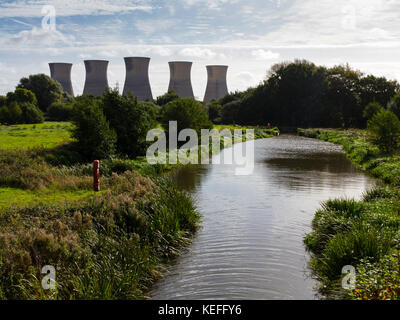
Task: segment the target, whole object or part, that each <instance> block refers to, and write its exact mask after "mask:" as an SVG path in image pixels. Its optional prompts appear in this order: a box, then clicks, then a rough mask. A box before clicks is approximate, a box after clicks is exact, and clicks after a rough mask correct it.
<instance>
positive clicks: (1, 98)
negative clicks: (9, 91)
mask: <svg viewBox="0 0 400 320" xmlns="http://www.w3.org/2000/svg"><path fill="white" fill-rule="evenodd" d="M6 104H7V98H6V97H5V96H0V107H2V106H5V105H6Z"/></svg>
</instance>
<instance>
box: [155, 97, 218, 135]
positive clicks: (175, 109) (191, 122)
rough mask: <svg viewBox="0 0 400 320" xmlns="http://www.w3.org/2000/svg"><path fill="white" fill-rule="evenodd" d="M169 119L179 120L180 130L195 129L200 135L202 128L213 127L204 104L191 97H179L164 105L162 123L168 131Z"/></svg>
mask: <svg viewBox="0 0 400 320" xmlns="http://www.w3.org/2000/svg"><path fill="white" fill-rule="evenodd" d="M169 121H177V123H178V132H180V131H181V130H183V129H193V130H195V131H196V132H197V134H198V135H199V136H200V133H201V129H211V128H212V127H213V126H212V123H211V122H210V120H208V116H207V113H206V112H205V111H204V109H203V106H202V104H201V103H199V102H197V101H195V100H193V99H191V98H179V99H177V100H174V101H172V102H170V103H168V104H167V105H166V106H164V108H163V111H162V121H161V124H162V126H163V127H164V129H165V130H166V131H167V132H168V130H169Z"/></svg>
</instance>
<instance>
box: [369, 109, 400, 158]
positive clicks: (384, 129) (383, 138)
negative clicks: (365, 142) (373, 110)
mask: <svg viewBox="0 0 400 320" xmlns="http://www.w3.org/2000/svg"><path fill="white" fill-rule="evenodd" d="M367 130H368V131H369V133H370V134H371V138H372V141H373V142H374V143H376V144H377V145H378V146H379V148H380V149H381V150H382V151H383V152H385V153H393V152H394V151H395V150H396V148H397V146H398V143H399V141H400V120H399V119H398V118H397V117H396V115H395V114H394V113H393V112H391V111H388V110H382V111H380V112H378V113H377V114H375V115H374V116H373V117H372V119H371V120H369V121H368V123H367Z"/></svg>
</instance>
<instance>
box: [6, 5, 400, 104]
mask: <svg viewBox="0 0 400 320" xmlns="http://www.w3.org/2000/svg"><path fill="white" fill-rule="evenodd" d="M53 12H55V25H54V24H51V23H52V21H54V20H53V19H52V16H53ZM126 56H149V57H151V58H152V60H151V64H150V81H151V85H152V89H153V95H154V96H158V95H160V94H163V93H164V92H166V90H167V88H168V81H169V68H168V63H167V62H168V61H171V60H190V61H193V63H194V64H193V68H192V79H193V89H194V93H195V95H196V97H198V98H202V97H203V95H204V91H205V87H206V81H207V73H206V69H205V66H206V65H208V64H227V65H229V71H228V87H229V90H230V91H233V90H236V89H240V90H242V89H245V88H247V87H249V86H254V85H257V84H258V83H259V82H260V81H262V80H263V79H264V78H265V75H266V72H267V70H268V69H269V68H270V67H271V65H273V64H275V63H277V62H281V61H286V60H293V59H296V58H301V59H308V60H311V61H313V62H315V63H317V64H324V65H327V66H332V65H335V64H340V63H347V62H348V63H350V64H351V65H352V66H354V67H356V68H358V69H360V70H361V71H364V72H366V73H373V74H376V75H384V76H386V77H388V78H390V79H397V80H400V1H399V0H318V1H317V0H113V1H108V0H69V1H61V0H53V1H51V0H48V1H47V0H16V1H10V0H0V94H5V93H6V92H8V91H10V90H13V89H14V88H15V86H16V85H17V83H18V81H19V79H20V78H21V77H23V76H27V75H29V74H33V73H46V74H49V73H50V71H49V67H48V63H49V62H70V63H73V64H74V67H73V69H72V80H73V86H74V90H75V93H76V94H81V93H82V90H83V84H84V81H85V69H84V65H83V60H85V59H107V60H109V61H110V65H109V74H108V77H109V83H110V85H111V86H112V87H115V86H117V85H119V88H120V89H122V88H123V83H124V78H125V67H124V62H123V57H126Z"/></svg>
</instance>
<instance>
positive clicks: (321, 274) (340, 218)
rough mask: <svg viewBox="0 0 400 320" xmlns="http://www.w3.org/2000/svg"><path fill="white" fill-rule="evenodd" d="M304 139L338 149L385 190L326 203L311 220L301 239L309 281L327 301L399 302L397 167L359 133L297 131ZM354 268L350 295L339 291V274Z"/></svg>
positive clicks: (395, 161) (396, 161)
mask: <svg viewBox="0 0 400 320" xmlns="http://www.w3.org/2000/svg"><path fill="white" fill-rule="evenodd" d="M299 134H300V135H302V136H305V137H310V138H317V139H321V140H324V141H329V142H333V143H337V144H341V145H342V146H343V149H344V151H345V152H346V155H347V157H348V158H349V159H350V160H351V161H352V162H353V163H355V164H356V165H358V166H359V167H360V168H362V169H364V170H366V171H367V172H369V173H370V174H372V175H373V176H375V177H377V178H378V179H380V180H382V181H383V182H384V183H385V184H386V186H383V187H379V188H376V189H373V190H371V191H368V192H366V193H365V194H364V196H363V199H362V200H361V201H355V200H352V199H331V200H328V201H326V202H325V203H324V204H323V205H322V208H321V209H320V210H318V211H317V212H316V214H315V217H314V220H313V222H312V229H313V231H312V232H311V233H309V234H308V235H307V236H306V237H305V240H304V241H305V244H306V246H307V248H308V249H309V250H310V251H311V253H312V258H311V261H310V264H311V267H312V270H313V272H314V276H315V277H316V278H317V279H318V280H320V281H321V287H320V290H321V293H323V294H325V295H327V296H328V297H330V298H338V297H340V298H343V297H347V298H351V299H360V300H364V299H399V298H400V267H399V266H400V255H399V250H400V189H399V186H400V180H399V176H400V161H399V155H397V154H395V155H385V154H382V153H381V152H380V151H379V149H378V148H377V147H376V146H374V145H373V144H371V143H370V142H369V140H368V137H367V134H366V132H365V131H363V130H341V131H339V130H327V129H309V130H299ZM346 265H352V266H354V267H355V268H356V283H355V289H354V290H344V289H343V288H342V285H341V280H342V273H341V272H342V268H343V267H344V266H346Z"/></svg>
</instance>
